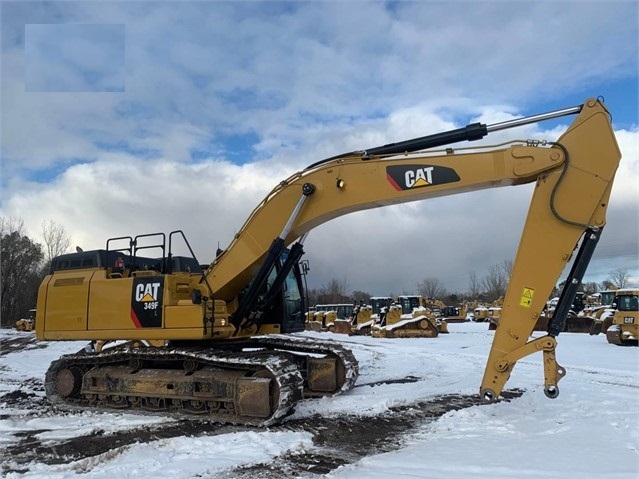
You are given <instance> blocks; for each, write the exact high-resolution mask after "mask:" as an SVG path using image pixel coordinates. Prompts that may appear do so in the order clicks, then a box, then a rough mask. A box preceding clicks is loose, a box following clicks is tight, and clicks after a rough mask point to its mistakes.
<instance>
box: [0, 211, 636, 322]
mask: <svg viewBox="0 0 639 479" xmlns="http://www.w3.org/2000/svg"><path fill="white" fill-rule="evenodd" d="M40 236H41V242H38V241H36V240H35V239H33V238H30V237H29V236H28V235H27V233H26V229H25V226H24V221H23V220H21V219H19V218H4V217H0V248H1V251H0V260H1V264H0V276H1V285H0V300H1V301H0V302H1V311H0V327H13V326H14V325H15V322H16V321H17V320H18V319H20V318H22V317H23V316H24V315H25V314H26V313H27V311H28V310H29V309H32V308H35V306H36V300H37V295H38V287H39V285H40V283H41V282H42V280H43V279H44V277H45V276H46V275H47V273H48V271H49V267H50V265H51V260H52V259H53V258H54V257H56V256H58V255H60V254H63V253H67V252H69V248H70V246H71V239H70V237H69V235H68V234H67V233H66V231H65V229H64V227H63V226H61V225H58V224H56V223H54V222H53V221H44V222H43V223H42V224H41V231H40ZM511 269H512V261H504V262H503V263H501V264H496V265H492V266H490V267H489V268H488V272H487V274H486V275H484V276H483V277H479V276H478V275H477V273H476V272H474V271H472V272H471V273H470V274H469V278H468V290H467V291H466V292H463V293H460V292H449V291H447V290H446V288H445V286H444V284H443V282H442V281H441V280H440V279H439V278H437V277H436V276H430V277H426V278H424V279H423V280H422V281H420V282H419V283H418V284H417V288H416V291H414V292H413V291H411V292H410V293H405V292H402V293H399V294H419V295H421V296H424V297H426V298H435V299H439V300H441V301H443V302H444V303H446V304H447V305H451V306H454V305H457V304H460V303H462V302H463V301H466V300H479V301H484V302H486V303H491V302H493V301H495V300H496V299H498V298H500V297H502V296H503V295H504V294H505V293H506V288H507V287H508V282H509V280H510V273H511ZM629 281H630V274H629V273H628V270H627V269H626V268H617V269H615V270H613V271H611V272H610V274H609V277H608V279H607V280H605V281H603V282H602V283H593V282H590V283H583V284H582V285H581V286H580V291H583V292H584V293H586V294H593V293H596V292H599V291H602V290H605V289H617V288H624V287H627V286H628V284H629ZM561 287H563V284H562V283H560V284H559V285H557V287H556V288H555V290H554V291H553V296H558V294H559V291H560V289H561ZM376 294H379V293H376ZM383 295H387V296H391V297H395V296H398V294H397V292H393V291H389V292H387V293H383ZM370 298H371V294H370V293H368V292H366V291H359V290H355V291H350V290H349V287H348V283H347V281H346V280H345V279H337V278H333V279H330V280H329V281H328V282H327V283H325V284H323V285H322V286H321V287H320V288H311V289H309V290H308V291H307V299H308V303H309V305H315V304H338V303H350V304H352V303H354V302H356V303H359V302H360V301H363V302H364V303H368V302H369V301H370Z"/></svg>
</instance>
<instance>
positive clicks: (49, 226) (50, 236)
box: [42, 220, 71, 265]
mask: <svg viewBox="0 0 639 479" xmlns="http://www.w3.org/2000/svg"><path fill="white" fill-rule="evenodd" d="M42 240H43V241H44V260H45V261H46V263H47V265H48V264H49V263H50V262H51V260H52V259H53V258H55V257H56V256H58V255H60V254H62V253H66V252H67V251H68V250H69V247H70V246H71V238H69V235H67V232H66V231H65V229H64V226H62V225H59V224H56V223H54V222H53V221H51V220H49V221H48V222H47V221H43V222H42Z"/></svg>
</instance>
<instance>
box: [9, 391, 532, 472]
mask: <svg viewBox="0 0 639 479" xmlns="http://www.w3.org/2000/svg"><path fill="white" fill-rule="evenodd" d="M522 393H523V391H510V392H505V393H504V398H505V400H510V399H512V398H516V397H519V396H521V395H522ZM34 396H35V395H32V394H29V393H26V392H24V391H13V392H11V393H7V394H5V395H4V396H3V398H4V399H5V400H7V401H12V400H15V401H17V402H19V403H21V404H22V403H23V401H32V400H34ZM35 399H36V400H38V399H41V398H37V397H36V398H35ZM480 404H482V402H481V400H480V398H479V396H478V395H469V396H463V395H448V396H440V397H438V398H435V399H433V400H431V401H427V402H422V403H418V404H414V405H411V406H403V407H397V408H393V409H391V410H390V411H389V412H387V413H384V414H381V415H377V416H372V417H371V416H364V417H363V416H342V417H328V418H327V417H322V416H312V417H310V418H303V419H292V420H289V421H286V422H284V423H283V424H280V425H278V426H273V427H270V428H269V430H271V431H295V432H298V431H305V432H310V433H311V434H313V443H314V445H315V446H316V447H315V448H314V449H313V450H312V451H301V452H299V453H288V454H285V455H283V456H280V457H277V458H275V459H274V460H273V461H271V462H269V463H263V464H257V465H253V466H248V467H239V468H236V469H234V470H232V471H228V472H227V473H225V474H222V475H220V476H219V477H220V479H223V478H227V479H230V478H240V479H242V478H247V479H248V478H267V477H268V478H275V479H277V478H282V479H283V478H289V477H299V476H300V475H304V477H318V476H322V475H324V474H327V473H328V472H330V471H332V470H334V469H336V468H338V467H339V466H342V465H345V464H350V463H353V462H356V461H358V460H359V459H361V458H362V457H365V456H367V455H371V454H379V453H382V452H388V451H393V450H396V449H399V448H400V447H401V445H402V441H403V438H404V437H405V436H406V434H409V433H410V432H413V431H415V430H417V428H418V427H420V426H421V425H422V424H423V423H424V422H425V421H430V420H433V419H435V418H438V417H440V416H442V415H443V414H445V413H447V412H449V411H453V410H458V409H463V408H466V407H471V406H476V405H480ZM32 406H34V404H32ZM34 412H35V411H34ZM41 413H42V411H40V414H41ZM250 429H251V428H249V427H244V426H233V425H220V424H218V423H213V422H210V421H205V420H199V419H185V420H179V421H174V422H170V423H165V424H160V425H154V426H145V427H140V428H133V429H128V430H124V431H117V432H113V433H108V434H107V433H105V432H104V431H102V430H98V431H94V432H92V433H91V434H88V435H84V436H80V437H74V438H72V439H68V440H64V441H58V442H50V441H48V442H47V443H43V442H42V441H40V440H39V439H38V437H37V435H38V434H39V433H41V432H43V431H28V432H22V433H17V434H16V437H19V441H18V442H17V443H14V444H12V445H10V446H8V447H7V448H5V449H4V451H2V453H3V455H4V457H7V458H9V457H10V458H11V460H12V464H11V465H10V466H9V465H7V464H4V465H3V466H2V473H3V474H7V473H9V472H18V473H24V472H27V471H28V466H27V464H28V463H30V462H38V463H42V464H48V465H54V464H66V463H69V462H72V461H77V460H80V459H83V458H89V457H95V456H99V455H101V454H106V453H111V454H113V453H118V450H121V451H123V450H125V449H126V447H128V446H130V445H132V444H135V443H145V442H151V441H156V440H159V439H168V438H173V437H180V436H191V437H200V436H212V435H219V434H228V433H232V432H238V431H246V430H250Z"/></svg>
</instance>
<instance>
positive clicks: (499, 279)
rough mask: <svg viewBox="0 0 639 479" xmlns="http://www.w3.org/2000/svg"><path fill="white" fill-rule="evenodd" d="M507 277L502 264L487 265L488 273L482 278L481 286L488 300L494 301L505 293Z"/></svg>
mask: <svg viewBox="0 0 639 479" xmlns="http://www.w3.org/2000/svg"><path fill="white" fill-rule="evenodd" d="M504 264H505V263H504ZM508 279H509V277H508V275H507V274H506V272H505V267H504V265H499V264H494V265H492V266H489V267H488V274H487V275H486V276H485V277H484V279H483V280H482V286H483V289H484V291H485V293H486V296H487V299H488V300H489V301H494V300H496V299H498V298H500V297H501V296H503V295H504V294H505V293H506V288H507V287H508Z"/></svg>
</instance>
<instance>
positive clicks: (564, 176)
mask: <svg viewBox="0 0 639 479" xmlns="http://www.w3.org/2000/svg"><path fill="white" fill-rule="evenodd" d="M565 116H574V119H573V121H572V123H571V124H570V125H568V127H567V128H566V129H565V131H564V132H563V133H562V134H561V135H560V136H559V138H556V139H549V140H540V139H534V140H521V139H517V138H514V139H512V141H508V142H505V143H504V142H502V143H500V144H498V145H484V144H482V145H477V144H474V145H469V144H468V142H472V141H475V140H479V139H482V138H484V137H485V136H486V135H488V134H490V133H493V132H495V131H503V130H508V129H512V128H516V127H519V126H522V125H527V124H532V123H537V122H540V121H545V120H550V119H557V118H561V117H565ZM620 158H621V154H620V151H619V147H618V145H617V142H616V139H615V135H614V132H613V130H612V128H611V122H610V116H609V113H608V111H607V110H606V108H605V106H604V104H603V102H602V101H601V100H600V99H596V98H590V99H587V100H586V101H585V102H584V103H583V104H581V105H576V106H572V107H568V108H564V109H561V110H556V111H553V112H547V113H542V114H540V115H533V116H529V117H522V118H517V119H514V120H508V121H505V122H500V123H495V124H491V125H487V124H483V123H473V124H471V125H468V126H466V127H462V128H458V129H454V130H451V131H446V132H441V133H435V134H431V135H426V136H423V137H419V138H414V139H410V140H405V141H399V142H396V143H389V144H386V145H382V146H378V147H373V148H369V149H363V150H356V151H351V152H347V153H344V154H340V155H337V156H334V157H331V158H327V159H325V160H321V161H318V162H316V163H313V164H311V165H310V166H308V167H307V168H305V169H303V170H301V171H298V172H296V173H294V174H293V175H291V176H290V177H288V178H286V179H284V180H283V181H280V182H278V184H277V185H276V186H275V187H274V189H273V190H272V191H271V192H269V193H268V194H267V195H266V197H265V198H264V199H263V200H262V201H261V202H260V203H259V204H258V205H257V207H256V208H255V209H254V210H253V212H252V213H251V214H250V215H249V217H248V219H247V220H246V222H245V223H244V225H243V226H242V227H241V228H240V229H239V230H238V232H237V234H235V236H234V237H233V240H232V241H231V243H230V244H229V245H228V247H227V248H226V249H224V250H222V251H220V252H219V254H217V255H216V257H215V259H214V260H213V261H212V263H210V264H209V265H205V266H204V267H203V268H201V267H200V265H201V264H202V263H201V262H200V261H198V260H197V258H196V255H195V253H194V252H193V250H192V248H191V246H190V244H189V242H188V240H187V238H186V235H185V234H184V233H183V231H181V230H175V231H172V232H170V233H168V234H167V233H145V234H141V235H137V236H118V237H114V238H110V239H108V240H107V241H106V245H105V247H103V248H100V249H95V250H90V251H83V252H77V253H72V254H70V255H63V256H61V257H58V258H54V260H53V261H52V264H51V270H50V272H49V274H48V275H47V276H46V277H45V278H44V280H43V281H42V283H41V285H40V288H39V290H38V299H37V305H36V309H37V312H36V337H37V339H38V340H43V341H86V342H87V344H86V346H85V347H83V348H82V349H81V350H79V351H78V352H77V353H74V354H67V355H64V356H62V357H60V358H59V359H56V360H54V361H53V362H52V363H51V365H50V366H49V368H48V370H47V371H46V374H45V378H44V387H45V393H46V397H47V398H48V400H49V401H50V402H51V403H53V404H55V405H58V406H59V407H71V408H85V409H112V410H118V411H139V412H150V413H152V414H156V415H157V414H165V415H167V416H178V417H184V416H196V417H199V418H205V419H208V420H211V421H217V422H227V423H235V424H247V425H255V426H264V425H269V424H274V423H276V422H278V421H281V420H282V419H283V418H284V417H286V416H287V415H288V414H290V413H291V411H292V410H293V409H294V407H295V405H296V404H297V403H298V402H299V401H302V400H304V399H307V398H317V397H322V396H332V395H335V394H339V393H344V392H347V391H348V390H349V389H351V388H352V387H353V386H354V385H355V383H356V381H357V377H358V363H357V360H356V358H355V356H354V355H353V353H352V352H351V351H350V350H349V349H347V348H345V347H344V346H342V345H341V344H340V343H339V342H338V341H335V340H331V339H327V340H320V339H317V338H315V337H314V336H313V335H311V334H310V333H304V332H303V331H304V327H305V325H304V323H305V312H306V305H305V294H304V281H303V280H304V274H305V272H306V270H307V268H303V267H300V261H301V258H302V256H303V254H304V248H303V243H304V240H305V239H306V236H307V234H309V233H310V232H311V231H312V230H313V229H314V228H315V227H317V226H319V225H321V224H323V223H325V222H327V221H330V220H332V219H334V218H337V217H339V216H342V215H345V214H347V213H351V212H355V211H360V210H365V209H371V208H378V207H382V206H387V205H393V204H399V203H406V202H410V201H418V200H425V199H428V198H435V197H443V196H446V195H453V194H459V193H466V194H468V192H471V191H473V190H480V189H483V188H490V187H505V186H508V185H512V186H518V185H522V184H528V183H535V185H536V186H535V188H534V190H533V192H532V199H531V202H530V205H529V207H528V215H527V218H526V221H525V224H524V227H523V232H522V236H521V240H520V243H519V247H518V250H517V254H516V256H515V259H514V261H513V267H512V273H511V278H510V282H509V287H508V291H507V293H506V295H505V299H504V305H503V309H502V314H501V318H500V326H499V328H498V329H497V331H495V334H494V337H493V342H492V346H491V349H490V352H489V354H488V358H487V360H486V367H485V369H484V376H483V378H482V380H481V384H480V388H479V394H480V396H481V399H482V400H483V401H485V402H488V403H490V402H494V401H496V400H498V399H499V397H500V394H501V392H502V391H503V389H504V387H505V385H506V382H507V381H508V379H509V377H510V374H511V372H512V370H513V368H514V366H515V364H516V363H517V361H518V360H519V359H521V358H524V357H526V356H528V355H529V354H532V353H534V352H538V353H539V352H540V353H541V354H542V355H543V364H544V394H545V395H546V396H548V397H550V398H554V397H557V395H558V394H559V388H558V382H559V380H560V379H561V378H563V377H564V375H565V369H564V368H562V367H561V366H560V365H559V364H558V363H557V361H556V357H555V350H556V346H557V341H556V337H557V335H558V334H559V333H560V331H562V330H563V323H564V321H565V319H566V314H567V312H568V309H569V307H570V304H571V303H572V301H573V299H574V297H575V294H576V292H577V291H576V286H575V285H576V284H578V283H579V282H580V281H581V279H582V278H583V274H584V273H585V268H586V266H587V265H588V262H589V260H590V258H591V256H592V254H593V251H594V249H595V246H596V244H597V242H598V240H599V238H600V236H601V233H602V230H603V228H604V225H605V222H606V211H607V207H608V200H609V196H610V191H611V188H612V184H613V181H614V175H615V172H616V170H617V167H618V165H619V161H620ZM207 191H210V195H211V197H209V198H207V197H204V198H200V199H203V200H204V201H207V200H209V201H215V200H217V199H218V198H216V197H215V196H214V195H215V188H214V187H213V188H209V189H208V190H207ZM201 203H202V202H195V203H194V204H193V212H192V215H190V218H192V219H193V221H202V222H210V221H211V218H210V217H209V216H208V215H207V214H206V212H205V211H202V210H200V206H201ZM183 252H184V253H183ZM575 252H576V253H575ZM573 253H575V254H574V255H573ZM572 256H575V257H574V260H573V264H572V266H571V269H570V273H569V275H568V280H567V281H566V287H565V288H564V290H563V292H562V296H561V299H560V302H559V304H558V306H557V309H556V311H555V314H554V316H553V319H552V322H551V323H550V324H549V326H548V334H547V335H544V336H542V337H539V338H534V339H530V333H531V331H532V330H533V327H534V324H535V321H536V318H537V317H538V316H539V314H540V313H541V310H542V308H543V306H544V304H545V299H546V298H548V296H549V295H550V293H551V291H552V289H553V287H554V285H555V284H556V282H557V279H558V278H559V276H560V275H561V274H562V271H563V270H564V268H565V267H566V266H567V264H568V261H569V259H570V258H571V257H572ZM426 322H427V321H426ZM426 327H427V328H429V326H428V325H427V326H426ZM432 331H433V333H435V332H436V331H437V330H432ZM437 332H438V331H437ZM337 337H338V335H333V336H332V338H337Z"/></svg>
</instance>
